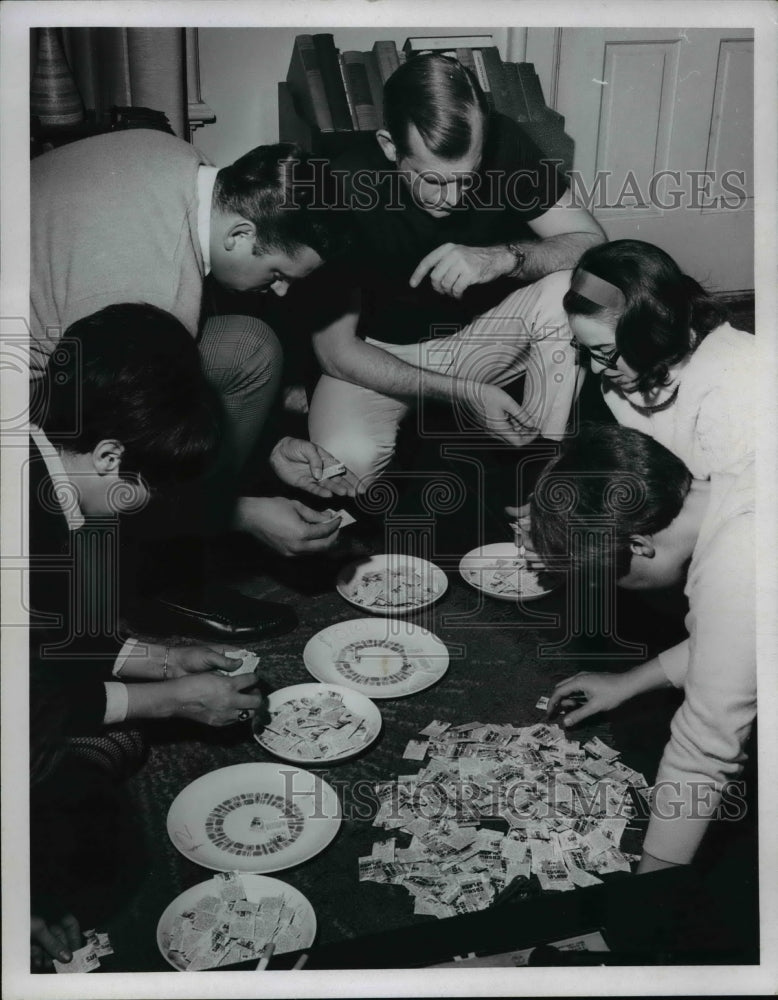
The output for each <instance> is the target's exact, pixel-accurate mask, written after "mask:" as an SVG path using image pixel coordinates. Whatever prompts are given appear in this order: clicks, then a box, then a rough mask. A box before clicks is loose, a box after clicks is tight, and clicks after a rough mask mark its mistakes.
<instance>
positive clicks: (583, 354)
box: [573, 340, 621, 371]
mask: <svg viewBox="0 0 778 1000" xmlns="http://www.w3.org/2000/svg"><path fill="white" fill-rule="evenodd" d="M573 349H574V350H575V353H576V356H577V358H578V363H579V364H582V365H583V364H586V362H587V361H596V362H597V363H598V364H600V365H602V366H603V368H606V369H610V370H611V371H616V362H617V361H618V360H619V358H620V357H621V352H620V351H617V350H613V351H608V353H607V354H603V353H602V352H600V351H593V350H592V349H591V348H590V347H584V345H583V344H579V343H578V341H577V340H574V341H573Z"/></svg>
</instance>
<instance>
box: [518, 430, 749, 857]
mask: <svg viewBox="0 0 778 1000" xmlns="http://www.w3.org/2000/svg"><path fill="white" fill-rule="evenodd" d="M530 517H531V523H532V540H533V544H534V546H535V549H536V551H537V553H538V555H539V556H540V557H541V558H542V559H543V560H544V562H545V563H546V565H547V566H549V568H552V569H553V568H556V569H557V570H563V569H565V568H567V569H569V568H570V567H573V566H578V567H581V566H592V565H596V566H600V565H603V564H604V565H605V566H606V567H609V569H610V574H611V577H610V578H611V579H612V580H615V582H616V584H617V585H618V586H619V587H623V588H626V589H631V590H651V589H656V588H663V587H668V586H672V585H675V584H677V583H680V582H683V581H684V579H685V593H686V595H687V597H688V599H689V612H688V615H687V617H686V628H687V630H688V633H689V638H688V639H686V640H685V641H684V642H682V643H680V644H679V645H677V646H674V647H673V648H671V649H668V650H665V651H664V652H662V653H660V654H659V655H658V656H657V657H655V658H654V659H652V660H649V661H647V662H646V663H643V664H641V665H640V666H638V667H635V668H633V669H631V670H628V671H627V672H626V673H621V674H612V673H590V672H584V673H579V674H576V675H575V676H574V677H570V678H568V679H567V680H564V681H562V682H561V683H559V684H557V685H556V687H555V689H554V692H553V694H552V695H551V698H550V699H549V706H548V708H549V713H550V714H553V713H554V712H556V711H557V710H559V709H565V708H569V709H571V710H570V711H567V713H566V714H565V715H564V717H563V722H564V724H565V725H566V726H571V725H574V724H575V723H577V722H579V721H580V720H582V719H585V718H588V717H589V716H591V715H594V714H595V713H597V712H603V711H610V710H611V709H614V708H616V707H617V706H618V705H620V704H621V703H622V702H623V701H626V700H627V699H629V698H632V697H634V696H636V695H638V694H641V693H643V692H646V691H650V690H652V689H655V688H661V687H668V686H671V685H673V686H675V687H679V688H683V691H684V701H683V704H682V705H681V707H680V708H679V709H678V711H677V712H676V714H675V716H674V718H673V720H672V723H671V735H670V741H669V742H668V744H667V746H666V747H665V751H664V754H663V756H662V760H661V763H660V765H659V771H658V774H657V778H656V790H655V793H654V798H653V800H652V816H651V820H650V823H649V827H648V832H647V835H646V839H645V843H644V853H643V858H642V860H641V863H640V866H639V869H638V870H639V871H650V870H653V869H655V868H663V867H668V866H670V865H677V864H688V863H690V862H691V861H692V860H693V858H694V856H695V853H696V851H697V848H698V846H699V844H700V842H701V840H702V838H703V835H704V833H705V830H706V828H707V826H708V823H709V821H710V819H711V818H713V817H714V816H715V815H716V810H717V808H718V806H719V805H720V803H721V799H722V794H723V792H724V789H725V787H726V784H727V782H729V781H731V780H733V779H735V778H737V776H738V775H739V774H740V773H741V771H742V769H743V765H744V762H745V759H746V754H745V744H746V741H747V739H748V735H749V733H750V730H751V726H752V723H753V721H754V718H755V715H756V622H755V556H754V467H753V462H750V463H746V464H745V466H743V467H742V468H741V469H740V471H739V472H738V473H737V474H733V473H720V472H713V473H712V474H711V477H710V479H696V478H694V477H693V476H692V474H691V472H690V470H689V469H687V468H686V466H685V465H684V464H683V462H682V461H681V460H680V459H679V458H677V457H676V456H675V455H673V454H672V452H670V451H669V450H668V449H667V448H665V447H664V446H663V445H661V444H659V443H658V442H657V441H654V440H653V439H652V438H650V437H648V436H647V435H645V434H642V433H641V432H640V431H636V430H633V429H631V428H627V427H620V426H618V425H616V424H608V425H589V426H584V427H583V428H582V429H581V431H580V433H579V434H577V435H575V436H573V437H571V438H570V439H569V440H568V441H567V442H566V443H565V445H564V446H563V448H562V452H561V454H560V456H559V457H558V458H557V459H555V460H554V461H552V462H551V463H550V464H549V465H548V466H547V467H546V469H545V470H544V471H543V473H542V474H541V476H540V479H539V480H538V483H537V485H536V487H535V491H534V493H533V496H532V500H531V504H530ZM573 696H578V698H580V697H581V696H582V697H583V699H584V701H583V704H580V702H579V701H577V700H573ZM575 705H578V707H573V706H575Z"/></svg>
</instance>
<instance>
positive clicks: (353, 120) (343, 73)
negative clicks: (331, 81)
mask: <svg viewBox="0 0 778 1000" xmlns="http://www.w3.org/2000/svg"><path fill="white" fill-rule="evenodd" d="M338 63H339V65H340V76H341V79H342V80H343V89H344V90H345V92H346V101H347V103H348V113H349V114H350V115H351V125H352V130H354V131H359V122H358V121H357V111H356V108H355V107H354V95H353V94H352V93H351V89H350V87H349V82H348V79H347V77H346V64H345V63H344V62H343V56H342V55H339V56H338Z"/></svg>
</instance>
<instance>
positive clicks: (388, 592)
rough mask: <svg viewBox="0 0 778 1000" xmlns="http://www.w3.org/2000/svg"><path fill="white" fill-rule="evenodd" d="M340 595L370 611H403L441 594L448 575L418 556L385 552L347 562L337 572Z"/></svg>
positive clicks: (337, 585)
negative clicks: (346, 564)
mask: <svg viewBox="0 0 778 1000" xmlns="http://www.w3.org/2000/svg"><path fill="white" fill-rule="evenodd" d="M336 587H337V591H338V593H339V594H340V596H341V597H343V598H344V599H345V600H347V601H348V602H349V604H353V605H354V606H355V607H357V608H360V609H361V610H362V611H367V612H369V613H370V614H371V615H384V616H385V617H386V616H391V615H405V614H408V613H409V612H412V611H418V610H419V609H420V608H425V607H427V605H428V604H432V603H433V601H437V600H438V598H439V597H442V596H443V594H445V592H446V588H447V587H448V577H447V576H446V574H445V573H444V572H443V570H442V569H440V567H439V566H436V565H435V564H434V563H431V562H427V560H426V559H419V558H418V556H405V555H402V554H401V553H396V554H395V553H385V554H384V555H380V556H370V557H369V558H365V559H360V560H358V561H357V562H353V563H350V564H349V565H348V566H344V568H343V569H342V570H341V571H340V573H338V579H337V582H336Z"/></svg>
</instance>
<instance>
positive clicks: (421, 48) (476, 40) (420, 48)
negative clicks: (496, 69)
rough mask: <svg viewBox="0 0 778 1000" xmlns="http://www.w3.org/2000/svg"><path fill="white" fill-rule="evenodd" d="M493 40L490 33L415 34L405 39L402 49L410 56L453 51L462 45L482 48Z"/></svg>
mask: <svg viewBox="0 0 778 1000" xmlns="http://www.w3.org/2000/svg"><path fill="white" fill-rule="evenodd" d="M493 41H494V38H493V36H492V35H426V36H425V35H417V36H415V37H412V38H406V39H405V44H404V45H403V47H402V51H403V52H404V53H405V54H406V56H411V55H417V54H418V53H419V52H448V51H451V52H453V51H455V50H456V49H458V48H463V47H467V48H469V49H482V48H483V47H484V46H485V45H491V44H492V43H493Z"/></svg>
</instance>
